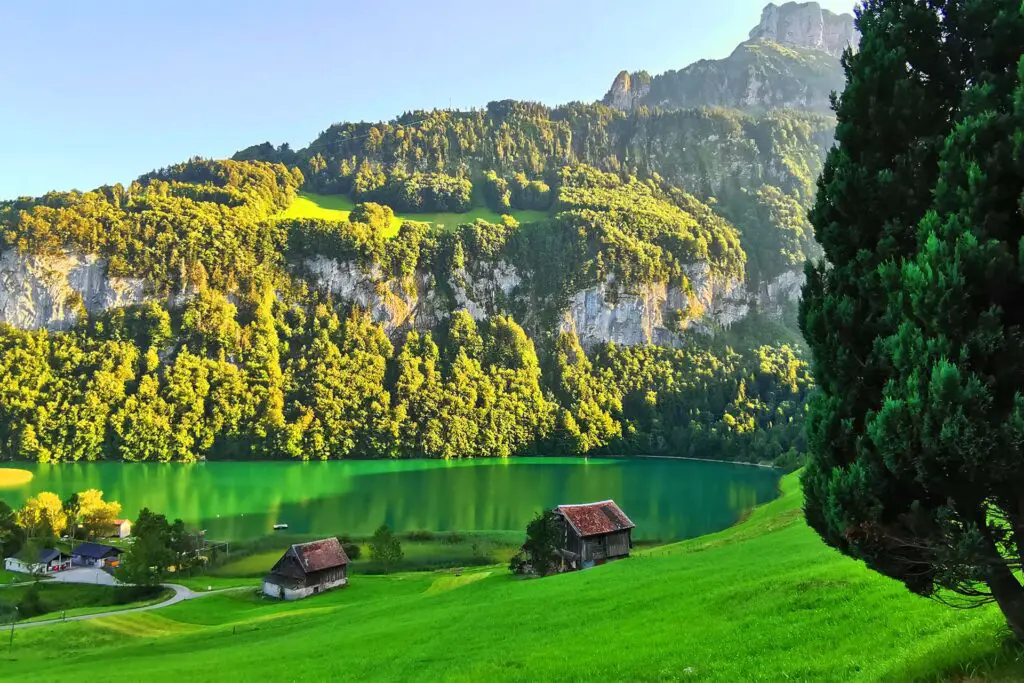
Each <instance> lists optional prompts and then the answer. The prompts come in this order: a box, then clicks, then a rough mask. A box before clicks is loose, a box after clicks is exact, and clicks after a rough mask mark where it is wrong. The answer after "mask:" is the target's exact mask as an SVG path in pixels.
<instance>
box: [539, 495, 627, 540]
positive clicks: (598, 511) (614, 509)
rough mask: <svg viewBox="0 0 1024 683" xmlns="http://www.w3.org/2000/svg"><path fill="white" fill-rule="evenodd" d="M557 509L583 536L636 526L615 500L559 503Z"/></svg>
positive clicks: (608, 532) (597, 534) (598, 534)
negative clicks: (569, 503) (572, 503)
mask: <svg viewBox="0 0 1024 683" xmlns="http://www.w3.org/2000/svg"><path fill="white" fill-rule="evenodd" d="M557 510H558V512H559V513H561V515H562V516H563V517H565V519H566V520H567V521H568V522H569V524H570V525H571V526H572V528H573V529H575V530H576V533H578V534H579V535H580V536H582V537H587V536H600V535H601V534H610V533H612V532H615V531H622V530H623V529H633V528H635V527H636V524H633V522H632V520H630V519H629V517H627V516H626V513H625V512H623V511H622V510H621V509H620V508H619V506H618V505H616V504H615V501H614V500H602V501H600V502H597V503H584V504H581V505H559V506H558V508H557Z"/></svg>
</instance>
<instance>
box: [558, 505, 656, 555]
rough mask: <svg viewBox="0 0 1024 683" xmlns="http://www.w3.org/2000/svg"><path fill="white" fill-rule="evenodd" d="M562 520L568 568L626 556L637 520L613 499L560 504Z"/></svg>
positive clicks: (564, 549) (563, 552) (559, 511)
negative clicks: (634, 522)
mask: <svg viewBox="0 0 1024 683" xmlns="http://www.w3.org/2000/svg"><path fill="white" fill-rule="evenodd" d="M554 512H555V514H556V515H557V516H558V517H559V518H560V519H561V520H562V530H563V536H562V538H563V541H562V548H561V553H560V554H561V555H562V559H563V561H564V562H565V564H566V565H567V566H568V568H570V569H583V568H586V567H593V566H594V565H595V564H604V563H605V562H607V561H609V560H617V559H619V558H621V557H629V549H630V548H631V547H632V545H633V539H632V533H633V529H634V528H636V524H633V522H632V521H631V520H630V519H629V517H627V516H626V513H625V512H623V511H622V510H621V509H620V508H619V506H618V505H616V504H615V501H613V500H603V501H601V502H598V503H586V504H583V505H559V506H558V507H557V508H555V511H554Z"/></svg>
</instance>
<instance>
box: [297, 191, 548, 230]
mask: <svg viewBox="0 0 1024 683" xmlns="http://www.w3.org/2000/svg"><path fill="white" fill-rule="evenodd" d="M354 207H355V202H353V201H352V200H351V199H350V198H349V197H348V196H347V195H325V194H315V193H313V192H300V193H299V195H298V196H297V197H296V198H295V201H294V202H292V204H291V206H289V207H288V208H287V209H285V210H284V211H283V212H281V214H280V215H279V218H322V219H324V220H334V221H344V220H348V215H349V214H350V213H351V212H352V209H353V208H354ZM511 215H512V216H513V217H514V218H515V219H516V220H517V221H519V222H520V223H529V222H532V221H538V220H543V219H545V218H547V217H548V215H549V214H548V212H546V211H528V210H524V211H520V210H515V211H512V212H511ZM478 218H481V219H483V220H485V221H488V222H490V223H497V222H499V221H500V220H501V215H500V214H497V213H495V212H493V211H491V210H490V209H488V208H487V207H485V206H474V207H473V208H472V209H470V210H469V211H467V212H466V213H410V214H402V215H398V216H395V217H394V218H393V219H392V220H391V228H390V230H389V231H388V234H387V235H386V237H394V236H395V235H397V234H398V229H399V228H400V227H401V226H402V223H403V222H404V221H420V222H423V223H431V224H433V225H437V226H440V227H441V228H442V229H445V230H448V229H451V228H455V227H457V226H459V225H461V224H463V223H472V222H473V221H475V220H476V219H478Z"/></svg>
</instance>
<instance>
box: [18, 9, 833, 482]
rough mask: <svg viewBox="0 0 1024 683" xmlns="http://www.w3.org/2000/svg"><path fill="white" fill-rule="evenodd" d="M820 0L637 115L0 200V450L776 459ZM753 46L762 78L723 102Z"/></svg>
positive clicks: (344, 128) (824, 18)
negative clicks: (766, 76) (752, 97)
mask: <svg viewBox="0 0 1024 683" xmlns="http://www.w3.org/2000/svg"><path fill="white" fill-rule="evenodd" d="M814 7H816V6H814V5H813V4H812V5H803V6H791V5H785V6H783V7H781V8H776V7H774V6H772V5H770V6H769V7H768V8H766V10H765V13H764V15H763V17H762V22H761V24H760V25H759V27H758V28H757V29H755V31H754V32H753V33H752V36H755V37H753V38H752V40H751V41H750V42H748V43H744V44H743V45H741V46H740V47H739V48H737V51H736V52H734V53H733V56H732V57H730V58H728V59H727V60H722V62H707V63H702V64H706V65H710V66H707V67H706V68H705V67H701V65H700V64H698V65H694V66H692V67H688V68H687V69H684V70H683V71H681V72H677V74H689V75H686V76H685V78H684V77H683V76H677V75H673V74H665V75H663V76H659V77H657V78H655V79H651V81H650V88H649V90H648V91H647V93H646V94H645V95H644V98H649V97H652V95H651V93H654V94H655V95H656V96H657V97H659V98H661V100H660V101H659V104H658V106H632V105H630V106H622V107H616V106H609V105H608V104H607V103H602V102H594V103H589V104H588V103H571V104H566V105H563V106H557V107H549V106H545V105H541V104H537V103H531V102H518V101H500V102H491V103H489V104H488V105H487V106H486V107H484V108H481V109H473V110H468V111H454V110H434V111H415V112H409V113H406V114H403V115H402V116H399V117H397V118H396V119H394V120H392V121H387V122H376V123H370V122H359V123H338V124H335V125H332V126H330V127H328V128H327V129H326V130H325V131H324V132H323V133H321V134H320V135H319V136H318V137H317V138H316V140H314V141H313V142H312V143H311V144H310V145H308V146H307V147H306V148H303V149H298V150H293V149H292V148H291V147H289V146H288V145H280V146H274V145H272V144H270V143H261V144H258V145H254V146H252V147H249V148H246V149H244V150H241V151H239V152H238V153H237V154H236V155H234V157H233V158H232V159H231V160H222V161H213V160H203V159H192V160H190V161H188V162H185V163H182V164H177V165H174V166H171V167H169V168H165V169H160V170H158V171H154V172H152V173H149V174H146V175H144V176H142V177H140V178H139V179H138V180H137V181H135V182H133V183H132V184H131V185H130V186H128V187H123V186H121V185H115V186H104V187H101V188H97V189H96V190H94V191H92V192H84V193H81V192H53V193H49V194H47V195H45V196H43V197H38V198H34V199H33V198H22V199H19V200H16V201H13V202H6V203H2V204H0V323H7V325H6V326H4V325H0V378H2V379H0V459H2V458H29V459H34V460H40V461H67V460H80V459H85V460H93V459H104V458H108V459H123V460H183V461H189V460H197V459H204V458H247V457H261V458H337V457H407V456H420V457H446V458H454V457H482V456H495V455H497V456H503V455H516V454H519V455H529V454H580V453H618V454H629V453H664V454H685V455H694V456H698V457H716V458H724V459H735V460H745V461H762V462H770V461H775V462H779V463H789V464H792V463H793V462H796V461H797V459H798V458H799V454H800V452H801V450H802V443H803V441H802V440H803V436H802V424H801V419H802V415H803V410H804V407H803V406H804V401H805V399H806V396H807V393H808V391H809V390H810V387H811V380H810V377H809V374H808V369H807V364H806V362H804V361H803V360H802V358H801V356H800V350H799V346H798V345H793V344H792V343H791V342H793V340H795V339H796V338H797V334H796V332H795V329H794V328H795V302H796V297H797V295H798V293H799V289H800V286H801V284H802V267H803V263H804V262H805V260H806V259H807V258H809V257H813V256H815V255H816V254H817V253H818V247H817V245H816V243H815V241H814V238H813V234H812V231H811V227H810V225H809V224H808V222H807V219H806V209H807V207H808V206H809V204H810V202H811V201H812V199H813V195H814V190H815V179H816V178H817V176H818V174H819V173H820V171H821V168H822V163H823V159H824V154H825V150H826V149H827V148H828V146H829V145H830V144H831V141H832V131H833V128H834V119H833V118H832V117H831V115H830V114H829V113H826V111H825V109H824V108H823V107H819V106H818V104H817V103H818V94H817V93H818V91H819V90H821V89H822V88H824V85H823V84H822V83H819V75H820V74H821V73H829V74H834V73H841V71H840V70H839V67H838V60H837V58H836V57H835V54H834V53H836V52H837V51H838V49H839V46H840V44H841V42H842V41H843V40H846V39H847V36H852V35H853V34H852V33H850V32H849V31H846V29H845V28H843V27H844V26H845V24H844V23H843V22H845V21H846V19H844V18H843V17H839V18H835V17H832V16H831V15H827V14H826V13H822V12H821V11H820V9H819V10H818V15H817V17H818V23H817V24H815V23H814V21H811V20H812V19H814V15H813V12H811V11H810V10H809V9H808V8H811V9H813V8H814ZM808 25H811V28H810V29H807V26H808ZM814 27H817V28H814ZM844 31H845V32H844ZM768 38H771V39H772V40H773V41H781V42H772V41H770V40H768ZM738 54H739V55H747V56H746V57H743V58H742V59H741V58H739V57H736V55H738ZM759 54H760V55H762V56H761V57H757V55H759ZM743 59H747V60H748V61H749V60H754V62H756V63H757V64H759V65H760V66H759V67H758V68H762V67H763V68H765V69H767V68H768V67H767V66H765V65H766V64H769V63H771V64H775V65H776V67H777V68H776V67H772V69H771V74H772V78H773V79H774V80H773V81H772V85H771V88H770V90H771V92H772V93H774V95H772V97H767V98H761V99H759V100H758V101H757V102H756V103H754V104H751V103H750V102H746V104H744V102H738V101H734V100H733V99H729V98H727V97H724V96H723V95H722V93H729V92H733V90H734V84H733V83H731V82H729V80H728V78H726V77H725V76H723V75H722V74H724V73H725V71H727V70H728V69H735V68H737V67H736V64H739V63H741V62H742V60H743ZM730 60H732V61H731V62H730ZM758 60H760V61H758ZM765 60H767V61H765ZM773 60H774V61H773ZM725 63H728V64H726V65H725V66H723V64H725ZM752 63H753V62H752ZM715 65H718V66H715ZM808 65H810V66H808ZM697 67H700V68H701V69H704V71H700V70H699V69H697ZM805 67H806V68H805ZM698 72H700V73H703V74H704V75H703V76H701V77H700V78H701V79H703V81H702V82H703V83H704V84H705V85H703V86H700V87H694V88H688V89H687V90H686V92H687V94H686V95H685V97H684V96H683V95H680V94H679V93H681V92H682V90H679V89H678V88H676V87H675V86H674V85H673V83H678V82H682V81H684V80H686V79H690V81H692V82H696V81H693V78H696V76H694V74H697V73H698ZM744 73H745V74H747V76H749V75H750V73H752V72H751V71H750V69H749V68H748V69H747V70H746V71H744ZM765 73H767V72H765ZM716 74H717V75H716ZM630 79H632V77H630ZM680 79H682V80H680ZM840 85H841V83H840ZM837 87H838V86H837ZM627 90H629V89H627ZM737 92H739V91H737ZM759 92H760V91H759ZM658 93H676V94H675V95H664V96H663V95H658ZM730 97H731V95H730ZM607 99H608V98H606V100H607ZM725 105H728V106H725ZM748 105H750V106H748ZM755 105H756V106H755ZM777 105H779V106H781V105H786V106H796V107H797V108H796V109H793V108H789V109H779V108H776V106H777Z"/></svg>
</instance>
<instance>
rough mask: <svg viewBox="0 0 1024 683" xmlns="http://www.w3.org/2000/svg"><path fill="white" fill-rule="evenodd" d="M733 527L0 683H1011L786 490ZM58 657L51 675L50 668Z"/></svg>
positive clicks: (248, 606)
mask: <svg viewBox="0 0 1024 683" xmlns="http://www.w3.org/2000/svg"><path fill="white" fill-rule="evenodd" d="M783 488H784V491H783V496H782V497H781V498H779V499H777V500H776V501H774V502H772V503H769V504H768V505H766V506H763V507H761V508H759V509H757V510H755V511H754V512H753V513H752V514H751V515H750V517H749V518H748V519H747V520H746V521H744V522H742V523H741V524H738V525H737V526H735V527H733V528H731V529H728V530H726V531H723V532H720V533H718V534H713V535H710V536H705V537H701V538H697V539H693V540H691V541H686V542H683V543H678V544H673V545H669V546H662V547H659V548H653V549H651V550H646V551H642V552H639V553H636V554H635V555H634V556H633V557H632V558H630V559H628V560H623V561H621V562H617V563H613V564H610V565H606V566H603V567H598V568H595V569H591V570H587V571H584V572H576V573H572V574H564V575H560V576H555V577H549V578H545V579H539V580H518V579H514V578H512V577H510V576H509V575H508V573H507V572H506V571H505V570H504V568H502V567H500V566H492V567H484V568H479V569H474V570H469V571H466V572H464V573H463V574H462V576H458V577H456V576H454V575H453V574H452V573H450V572H421V573H406V574H398V575H392V576H386V577H385V576H359V575H357V576H354V577H353V580H352V583H351V585H350V586H349V587H348V588H345V589H343V590H338V591H333V592H329V593H326V594H323V595H320V596H316V597H314V598H310V599H308V600H304V601H300V602H297V603H289V604H281V603H276V602H274V601H270V600H264V599H260V598H258V597H257V596H256V591H255V590H253V591H239V592H237V593H227V594H223V595H216V596H211V597H208V598H203V599H201V600H194V601H190V602H185V603H181V604H178V605H174V606H172V607H169V608H166V609H163V610H159V611H157V612H148V613H141V614H131V615H123V616H115V617H111V618H104V619H97V620H93V621H88V622H81V623H74V624H61V625H58V626H52V627H45V628H40V629H33V630H28V631H24V632H17V633H16V634H15V645H14V648H13V650H12V651H10V653H7V652H6V651H2V650H0V660H2V663H0V677H3V678H6V679H10V680H26V679H28V678H31V677H32V676H34V675H37V674H38V673H39V672H40V671H45V674H46V678H47V679H52V680H71V679H75V678H80V676H81V672H82V671H83V670H100V669H102V668H103V667H109V666H110V665H112V664H114V665H116V667H117V673H118V676H119V677H122V678H124V679H126V680H142V679H144V680H149V681H153V680H189V681H207V680H209V681H212V680H219V681H223V680H276V679H287V680H299V679H338V678H346V679H351V680H403V681H404V680H430V681H434V680H451V681H482V680H487V681H490V680H503V681H537V680H559V681H566V680H568V681H589V680H630V681H677V680H684V681H685V680H700V681H778V680H798V681H808V680H810V681H816V680H826V681H877V680H892V681H910V680H926V681H927V680H949V681H975V680H1006V681H1010V680H1021V679H1022V678H1024V664H1022V663H1021V660H1020V657H1021V650H1020V649H1018V648H1016V647H1008V646H1005V645H1004V643H1005V642H1006V638H1007V631H1006V628H1005V626H1004V624H1003V620H1002V617H1001V615H1000V614H999V612H998V611H997V610H995V609H992V608H982V609H977V610H971V611H955V610H952V609H950V608H948V607H945V606H943V605H940V604H938V603H936V602H933V601H929V600H926V599H923V598H918V597H915V596H913V595H910V594H909V593H908V592H907V591H906V590H905V589H904V588H903V587H902V586H900V585H899V584H897V583H895V582H893V581H890V580H887V579H885V578H883V577H881V576H878V575H877V574H874V573H872V572H870V571H868V570H867V569H865V568H864V567H863V566H862V565H860V564H858V563H857V562H854V561H853V560H850V559H848V558H846V557H843V556H842V555H840V554H838V553H836V552H834V551H832V550H830V549H828V548H827V547H825V546H824V545H822V543H821V542H820V540H819V539H818V538H817V536H816V535H815V534H814V533H813V532H812V531H811V530H809V529H808V528H807V527H806V525H805V524H804V522H803V520H802V517H801V514H800V496H799V493H798V483H797V481H796V478H795V477H794V476H790V477H787V478H786V479H784V480H783ZM54 652H60V653H61V656H60V657H54V656H53V655H52V653H54Z"/></svg>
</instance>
